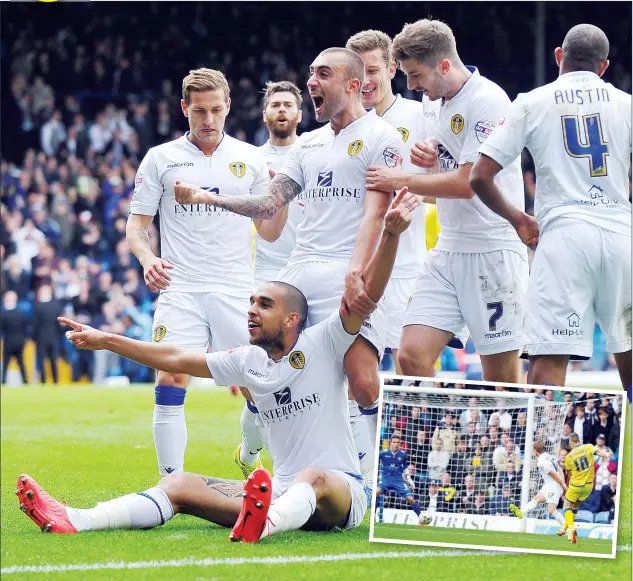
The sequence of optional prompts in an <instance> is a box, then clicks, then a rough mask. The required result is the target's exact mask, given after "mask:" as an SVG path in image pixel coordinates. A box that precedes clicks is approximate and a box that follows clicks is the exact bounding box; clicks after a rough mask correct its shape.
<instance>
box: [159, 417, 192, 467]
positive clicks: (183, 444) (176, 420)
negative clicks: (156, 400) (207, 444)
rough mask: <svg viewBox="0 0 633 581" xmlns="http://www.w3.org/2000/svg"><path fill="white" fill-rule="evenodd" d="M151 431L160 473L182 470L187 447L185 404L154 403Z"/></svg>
mask: <svg viewBox="0 0 633 581" xmlns="http://www.w3.org/2000/svg"><path fill="white" fill-rule="evenodd" d="M153 431H154V445H155V446H156V457H157V459H158V471H159V472H160V475H161V476H166V475H167V474H171V473H172V472H182V471H183V470H184V465H185V449H186V448H187V422H186V421H185V406H184V405H180V406H167V405H155V406H154V418H153Z"/></svg>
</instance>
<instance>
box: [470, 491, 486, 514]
mask: <svg viewBox="0 0 633 581" xmlns="http://www.w3.org/2000/svg"><path fill="white" fill-rule="evenodd" d="M489 512H490V509H489V508H488V499H487V498H486V495H485V494H484V493H483V492H481V491H478V492H477V493H476V494H475V502H474V503H473V504H471V505H470V507H469V509H468V513H469V514H478V515H482V516H483V515H487V514H488V513H489Z"/></svg>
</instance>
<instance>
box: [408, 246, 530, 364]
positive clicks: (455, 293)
mask: <svg viewBox="0 0 633 581" xmlns="http://www.w3.org/2000/svg"><path fill="white" fill-rule="evenodd" d="M527 281H528V261H527V259H526V258H525V257H524V256H522V255H521V254H519V253H518V252H515V251H513V250H494V251H491V252H483V253H472V254H469V253H463V252H447V251H444V250H436V249H433V250H430V251H429V253H428V255H427V258H426V261H425V263H424V266H423V268H422V273H421V274H420V276H419V277H418V280H417V281H416V285H415V290H414V292H413V297H412V299H411V302H410V303H409V306H408V308H407V312H406V315H405V321H404V324H405V326H408V325H425V326H427V327H433V328H435V329H440V330H442V331H448V332H449V333H453V334H454V335H455V336H456V337H457V338H458V339H460V340H461V339H462V338H463V337H466V338H467V337H468V331H470V335H471V336H472V338H473V342H474V344H475V349H476V350H477V353H479V354H480V355H493V354H496V353H505V352H506V351H515V350H521V349H522V348H523V343H524V335H523V306H524V300H525V292H526V288H527Z"/></svg>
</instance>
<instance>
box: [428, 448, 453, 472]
mask: <svg viewBox="0 0 633 581" xmlns="http://www.w3.org/2000/svg"><path fill="white" fill-rule="evenodd" d="M450 458H451V457H450V454H449V453H448V451H447V450H445V449H444V448H443V447H442V440H441V439H440V438H434V439H433V450H432V451H431V452H429V456H428V460H427V463H426V464H427V466H428V468H429V480H439V479H440V477H441V476H442V474H443V473H444V472H445V471H446V468H447V467H448V463H449V461H450Z"/></svg>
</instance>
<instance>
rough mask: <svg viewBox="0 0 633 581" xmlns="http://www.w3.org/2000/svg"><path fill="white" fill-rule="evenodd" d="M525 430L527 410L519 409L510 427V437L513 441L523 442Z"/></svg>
mask: <svg viewBox="0 0 633 581" xmlns="http://www.w3.org/2000/svg"><path fill="white" fill-rule="evenodd" d="M526 431H527V412H524V411H520V412H519V413H518V414H517V419H516V422H515V423H514V425H513V426H512V428H511V429H510V437H511V438H512V439H513V440H514V441H515V442H520V443H522V444H524V443H525V436H526Z"/></svg>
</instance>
